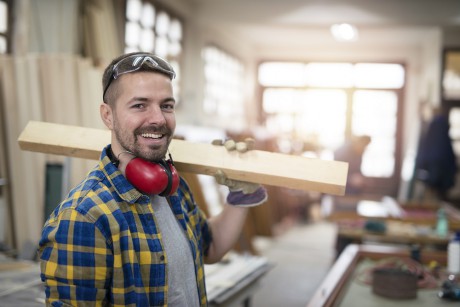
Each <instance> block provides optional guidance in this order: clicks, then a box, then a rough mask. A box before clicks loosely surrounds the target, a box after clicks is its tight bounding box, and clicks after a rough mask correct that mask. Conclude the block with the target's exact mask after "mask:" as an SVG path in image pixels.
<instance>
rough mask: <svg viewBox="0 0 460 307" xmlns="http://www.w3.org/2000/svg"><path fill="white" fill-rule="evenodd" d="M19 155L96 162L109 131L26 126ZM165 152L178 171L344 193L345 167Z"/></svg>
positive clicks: (204, 148)
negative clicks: (29, 153) (219, 172)
mask: <svg viewBox="0 0 460 307" xmlns="http://www.w3.org/2000/svg"><path fill="white" fill-rule="evenodd" d="M18 142H19V146H20V148H21V149H22V150H28V151H35V152H44V153H48V154H57V155H65V156H71V157H78V158H86V159H94V160H97V159H99V155H100V152H101V149H102V147H103V146H105V145H106V144H109V143H110V131H108V130H103V129H94V128H84V127H78V126H69V125H60V124H54V123H47V122H38V121H30V122H29V123H28V124H27V126H26V127H25V128H24V130H23V132H22V133H21V135H20V136H19V138H18ZM169 151H170V152H171V155H172V157H173V159H174V161H175V164H176V167H177V169H178V170H179V171H184V172H190V173H196V174H205V175H213V174H215V172H216V171H217V170H219V169H220V170H222V171H224V172H225V173H226V174H227V176H228V177H229V178H232V179H236V180H243V181H248V182H257V183H261V184H265V185H274V186H280V187H287V188H292V189H300V190H307V191H317V192H322V193H328V194H336V195H343V194H344V193H345V185H346V176H347V171H348V164H347V163H345V162H340V161H327V160H320V159H312V158H307V157H301V156H293V155H285V154H280V153H273V152H266V151H260V150H251V151H249V152H246V153H244V154H241V153H238V152H227V150H226V149H225V148H224V147H223V146H216V145H211V144H205V143H193V142H189V141H183V140H173V141H172V142H171V144H170V147H169Z"/></svg>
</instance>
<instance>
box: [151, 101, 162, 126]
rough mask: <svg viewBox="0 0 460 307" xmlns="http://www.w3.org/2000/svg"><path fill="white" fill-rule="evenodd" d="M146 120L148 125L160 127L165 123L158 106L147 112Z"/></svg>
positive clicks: (153, 106)
mask: <svg viewBox="0 0 460 307" xmlns="http://www.w3.org/2000/svg"><path fill="white" fill-rule="evenodd" d="M147 120H148V122H149V124H150V125H157V126H161V125H164V124H165V123H166V118H165V115H164V114H163V112H162V110H161V108H160V106H157V105H152V106H150V107H149V110H148V112H147Z"/></svg>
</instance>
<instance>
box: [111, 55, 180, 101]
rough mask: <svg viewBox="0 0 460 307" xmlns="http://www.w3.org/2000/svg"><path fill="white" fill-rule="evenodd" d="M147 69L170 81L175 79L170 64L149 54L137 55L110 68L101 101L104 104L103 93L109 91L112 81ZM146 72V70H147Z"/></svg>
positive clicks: (124, 59) (128, 57) (126, 58)
mask: <svg viewBox="0 0 460 307" xmlns="http://www.w3.org/2000/svg"><path fill="white" fill-rule="evenodd" d="M144 65H145V66H147V67H149V68H150V69H151V70H152V71H158V72H162V73H164V74H166V75H168V77H169V78H170V79H171V80H172V79H174V78H175V77H176V73H175V72H174V69H173V68H172V66H171V64H169V63H168V62H166V61H165V60H164V59H162V58H160V57H159V56H156V55H153V54H149V53H145V54H143V53H139V54H133V55H130V56H127V57H125V58H123V59H121V60H120V61H118V62H117V63H115V65H113V67H112V74H111V75H110V78H109V81H108V82H107V85H106V86H105V88H104V92H103V94H102V99H103V100H104V102H105V93H106V92H107V90H108V89H109V86H110V84H112V81H113V80H115V79H117V78H118V77H119V76H121V75H123V74H127V73H130V72H133V71H137V70H139V69H141V67H142V66H144ZM147 71H148V70H147Z"/></svg>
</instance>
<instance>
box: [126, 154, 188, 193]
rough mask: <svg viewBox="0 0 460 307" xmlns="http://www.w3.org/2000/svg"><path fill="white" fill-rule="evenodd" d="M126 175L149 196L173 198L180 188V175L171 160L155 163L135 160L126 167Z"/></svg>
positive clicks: (137, 187)
mask: <svg viewBox="0 0 460 307" xmlns="http://www.w3.org/2000/svg"><path fill="white" fill-rule="evenodd" d="M125 174H126V178H127V179H128V181H129V182H131V184H132V185H133V186H134V187H136V189H138V190H139V191H141V192H143V193H145V194H149V195H160V196H171V195H172V194H174V193H175V192H176V191H177V188H178V186H179V175H178V173H177V171H176V168H175V167H174V165H173V163H172V162H171V161H169V160H168V161H163V160H162V161H159V162H158V163H154V162H150V161H146V160H144V159H141V158H134V159H132V160H131V161H129V163H128V165H127V166H126V170H125Z"/></svg>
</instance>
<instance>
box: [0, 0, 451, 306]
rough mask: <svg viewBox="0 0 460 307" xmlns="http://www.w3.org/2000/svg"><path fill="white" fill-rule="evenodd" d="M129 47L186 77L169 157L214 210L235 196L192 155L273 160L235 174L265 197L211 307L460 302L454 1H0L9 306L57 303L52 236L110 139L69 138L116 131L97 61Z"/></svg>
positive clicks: (0, 194) (3, 255) (3, 289)
mask: <svg viewBox="0 0 460 307" xmlns="http://www.w3.org/2000/svg"><path fill="white" fill-rule="evenodd" d="M137 51H142V52H148V53H153V54H155V55H157V56H159V57H161V58H163V59H165V60H167V61H168V62H169V63H170V64H171V66H172V67H173V68H174V71H175V78H174V79H173V80H172V85H173V87H174V98H175V101H176V105H175V120H176V130H175V134H174V140H173V141H176V142H177V144H182V143H180V142H185V143H184V144H188V145H186V146H188V147H186V146H185V145H184V148H185V149H184V150H183V151H182V152H183V153H185V154H184V155H181V154H180V153H179V152H177V154H175V152H174V149H171V153H172V154H171V155H172V158H173V159H174V158H175V157H176V158H177V159H176V160H177V161H176V162H177V166H178V170H179V175H180V176H181V177H182V178H184V179H185V180H186V181H187V182H188V184H189V186H190V189H191V190H192V192H193V195H194V201H195V202H196V203H197V205H198V206H199V207H200V209H201V210H202V211H203V212H205V214H206V215H207V216H208V217H212V216H216V215H218V214H219V213H220V212H221V211H222V210H223V207H224V206H226V204H225V200H226V197H227V193H228V191H227V190H226V189H223V187H222V186H221V185H219V184H218V183H217V182H216V180H215V178H213V176H210V174H209V173H210V168H209V167H211V168H212V167H215V166H210V165H211V164H212V165H214V164H213V163H214V161H216V162H215V163H221V162H219V159H218V158H219V155H220V153H219V152H220V151H218V150H214V149H213V148H212V147H209V148H211V149H212V150H208V149H204V150H202V151H201V149H194V148H195V147H194V146H197V144H202V145H203V146H205V145H206V146H213V145H211V144H212V142H213V141H214V140H228V139H231V140H235V141H237V142H238V141H244V140H247V139H248V138H249V139H251V140H253V141H254V143H253V147H252V148H251V149H250V150H249V152H247V153H245V154H247V155H249V156H250V155H251V151H253V152H254V153H256V152H260V153H261V154H265V153H266V155H263V158H260V157H259V158H258V160H257V159H255V160H254V161H255V162H254V163H253V162H250V163H246V164H245V163H244V161H243V160H244V159H245V158H244V157H243V156H242V158H241V161H240V160H238V159H235V160H232V163H231V166H229V169H232V168H233V169H234V172H235V175H234V176H236V178H249V179H250V180H254V181H257V180H259V179H260V180H262V181H261V183H263V186H264V187H265V189H266V191H267V194H268V199H267V201H266V202H265V203H264V204H262V205H259V206H254V207H251V208H249V209H248V215H247V217H246V220H245V223H244V225H243V228H242V231H241V235H240V237H239V238H238V240H237V243H236V244H235V246H234V247H233V248H232V249H231V251H230V252H229V253H228V254H227V255H225V256H224V258H223V259H222V260H221V261H219V262H218V263H216V264H206V265H205V272H204V274H205V280H206V292H207V300H208V304H209V306H253V307H279V306H285V307H300V306H309V307H315V306H357V304H359V305H360V306H382V307H383V306H390V305H391V306H399V305H404V306H443V304H449V303H450V302H455V301H460V3H459V2H458V1H456V0H443V1H436V0H406V1H395V0H389V1H376V0H372V1H370V0H367V1H366V0H328V1H318V0H304V1H299V0H284V1H269V0H265V1H263V0H246V1H242V0H233V1H224V0H93V1H88V0H15V1H14V0H0V306H43V305H44V304H45V291H44V286H43V281H42V279H41V277H40V263H39V259H38V257H37V248H38V245H39V240H40V237H41V234H42V229H43V226H44V224H45V222H46V220H47V219H48V217H49V216H50V214H52V212H53V211H54V210H55V208H56V207H57V206H58V205H59V204H60V202H61V201H62V199H63V198H64V197H65V195H67V194H68V193H69V191H70V190H71V189H72V188H73V187H74V186H76V185H77V184H78V183H79V182H80V181H81V180H82V179H83V178H84V177H85V176H86V175H87V174H88V172H89V171H90V170H91V169H93V168H94V166H95V165H96V164H97V160H98V159H99V155H100V151H102V149H103V148H104V146H106V145H107V144H108V143H109V142H110V139H106V138H103V137H101V138H100V140H101V141H99V139H98V140H97V143H94V144H96V145H95V147H91V148H90V146H93V145H94V144H93V143H91V142H90V139H89V138H86V137H75V135H77V134H76V133H75V134H72V136H73V138H72V137H70V134H64V131H67V129H70V130H73V131H86V130H84V129H87V128H88V129H94V131H98V132H97V133H99V131H101V133H104V132H107V127H106V126H105V125H104V122H103V121H102V120H101V117H100V105H101V103H103V101H102V96H103V87H102V83H101V80H102V75H103V72H104V68H105V67H106V66H107V65H109V63H110V62H111V61H112V59H114V58H116V57H117V56H119V55H120V54H124V53H130V52H137ZM31 123H35V124H36V126H33V127H35V128H30V127H31V126H30V125H31ZM48 123H50V124H56V126H53V127H54V128H51V129H49V130H46V132H42V130H39V129H41V127H45V124H48ZM69 127H70V128H69ZM27 129H30V130H27ZM79 129H81V130H79ZM25 131H27V133H30V134H33V132H38V131H40V132H38V133H35V134H33V135H34V136H33V137H32V139H31V141H29V140H28V142H30V143H33V144H34V146H29V147H23V145H22V143H21V142H18V140H20V141H21V140H23V139H21V138H22V137H23V136H24V132H25ZM44 131H45V130H44ZM91 131H92V130H91ZM60 133H61V134H60ZM82 134H83V132H82ZM101 135H104V136H105V134H101ZM58 137H62V140H61V139H58ZM66 139H69V140H70V139H71V140H72V141H75V143H76V145H75V146H77V147H78V146H80V148H85V149H84V150H88V151H89V150H93V151H95V152H92V153H91V154H92V156H91V157H89V154H88V155H86V152H80V154H78V153H76V151H77V150H76V149H71V148H70V147H71V146H70V145H67V143H66V142H65V141H66ZM91 140H92V139H91ZM23 141H24V140H23ZM20 143H21V144H20ZM89 143H91V144H89ZM88 144H89V145H88ZM87 145H88V147H85V146H87ZM99 145H100V146H99ZM52 146H58V147H59V146H61V147H59V148H58V149H57V150H54V151H53V150H52ZM66 146H67V148H66ZM61 148H66V150H64V149H61ZM196 148H198V147H196ZM200 148H201V147H200ZM204 148H208V147H204ZM192 150H193V151H194V152H199V155H198V154H196V155H194V156H193V155H191V154H190V152H188V151H192ZM262 152H263V153H262ZM269 153H270V154H269ZM189 156H193V159H194V160H193V161H191V160H190V161H191V162H190V161H189V160H187V159H188V157H189ZM298 161H299V162H298ZM182 162H184V163H185V164H187V163H189V164H187V165H191V166H190V167H189V168H187V169H186V170H185V168H184V167H183V164H182ZM201 162H202V163H203V166H201V164H200V167H192V166H194V165H196V164H199V163H201ZM344 163H346V164H344ZM238 165H240V166H241V167H242V169H239V168H238V167H239V166H238ZM345 165H346V167H345ZM181 167H182V168H183V169H184V171H181ZM219 167H226V165H225V163H224V164H219ZM216 168H218V167H217V166H216Z"/></svg>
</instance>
